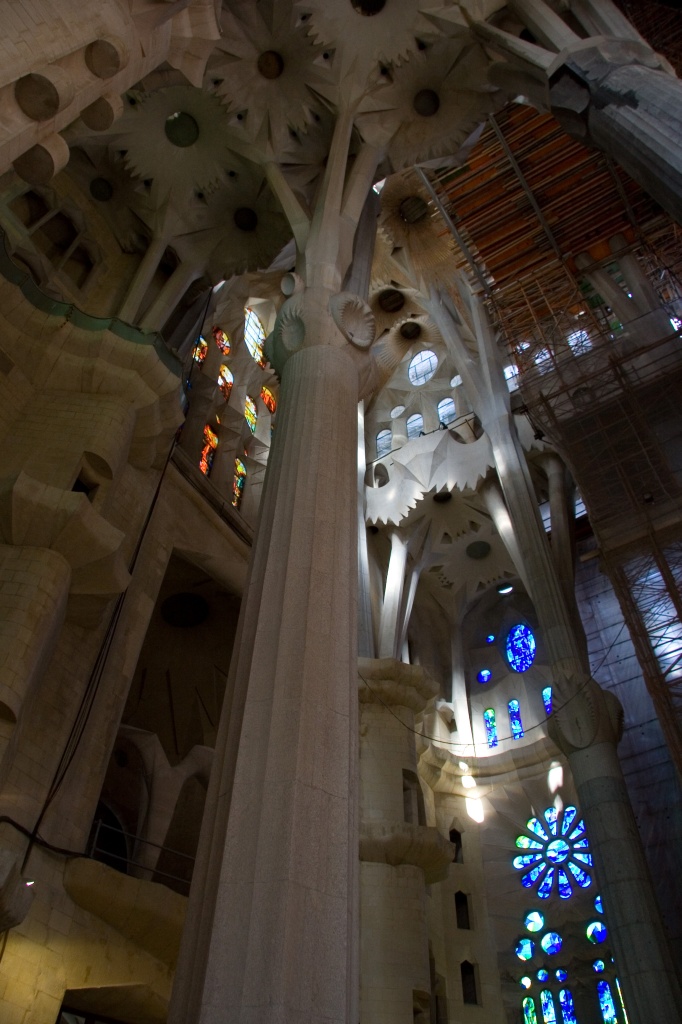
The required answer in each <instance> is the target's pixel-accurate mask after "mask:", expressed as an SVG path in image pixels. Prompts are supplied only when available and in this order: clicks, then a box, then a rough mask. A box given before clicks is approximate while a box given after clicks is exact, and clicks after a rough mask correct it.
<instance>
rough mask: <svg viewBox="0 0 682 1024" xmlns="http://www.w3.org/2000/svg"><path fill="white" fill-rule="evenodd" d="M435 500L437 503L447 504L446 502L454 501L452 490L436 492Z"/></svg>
mask: <svg viewBox="0 0 682 1024" xmlns="http://www.w3.org/2000/svg"><path fill="white" fill-rule="evenodd" d="M433 500H434V501H435V502H436V504H437V505H445V504H446V502H448V501H452V494H451V493H450V491H439V493H438V494H434V496H433Z"/></svg>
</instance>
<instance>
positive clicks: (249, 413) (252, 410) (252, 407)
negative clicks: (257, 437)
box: [244, 395, 258, 434]
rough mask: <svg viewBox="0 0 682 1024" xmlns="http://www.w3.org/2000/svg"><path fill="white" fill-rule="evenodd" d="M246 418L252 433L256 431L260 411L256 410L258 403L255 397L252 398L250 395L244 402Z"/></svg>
mask: <svg viewBox="0 0 682 1024" xmlns="http://www.w3.org/2000/svg"><path fill="white" fill-rule="evenodd" d="M244 418H245V419H246V422H247V423H248V425H249V430H250V431H251V433H252V434H253V433H255V430H256V423H257V422H258V413H257V412H256V403H255V402H254V400H253V398H250V397H249V396H248V395H247V396H246V401H245V402H244Z"/></svg>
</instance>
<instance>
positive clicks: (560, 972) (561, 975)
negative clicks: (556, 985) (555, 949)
mask: <svg viewBox="0 0 682 1024" xmlns="http://www.w3.org/2000/svg"><path fill="white" fill-rule="evenodd" d="M554 977H555V978H556V980H557V981H566V978H567V977H568V971H565V970H564V969H563V967H557V969H556V971H555V972H554Z"/></svg>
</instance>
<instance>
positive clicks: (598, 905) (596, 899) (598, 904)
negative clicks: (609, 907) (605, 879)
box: [594, 896, 604, 914]
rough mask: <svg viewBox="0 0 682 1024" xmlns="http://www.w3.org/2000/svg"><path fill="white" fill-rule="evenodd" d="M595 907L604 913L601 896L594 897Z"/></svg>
mask: <svg viewBox="0 0 682 1024" xmlns="http://www.w3.org/2000/svg"><path fill="white" fill-rule="evenodd" d="M594 909H595V910H596V911H597V913H598V914H603V913H604V904H603V903H602V901H601V896H595V897H594Z"/></svg>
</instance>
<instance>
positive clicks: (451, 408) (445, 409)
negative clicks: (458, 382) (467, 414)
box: [438, 398, 457, 427]
mask: <svg viewBox="0 0 682 1024" xmlns="http://www.w3.org/2000/svg"><path fill="white" fill-rule="evenodd" d="M456 416H457V413H456V412H455V403H454V401H453V400H452V398H443V399H441V401H440V402H439V403H438V422H439V423H442V424H443V425H444V426H446V427H447V425H448V423H452V421H453V420H454V419H455V418H456Z"/></svg>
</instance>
